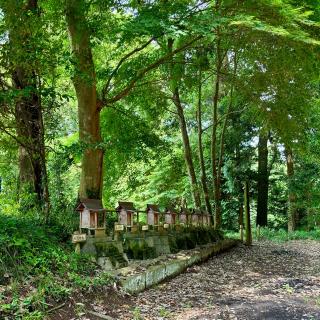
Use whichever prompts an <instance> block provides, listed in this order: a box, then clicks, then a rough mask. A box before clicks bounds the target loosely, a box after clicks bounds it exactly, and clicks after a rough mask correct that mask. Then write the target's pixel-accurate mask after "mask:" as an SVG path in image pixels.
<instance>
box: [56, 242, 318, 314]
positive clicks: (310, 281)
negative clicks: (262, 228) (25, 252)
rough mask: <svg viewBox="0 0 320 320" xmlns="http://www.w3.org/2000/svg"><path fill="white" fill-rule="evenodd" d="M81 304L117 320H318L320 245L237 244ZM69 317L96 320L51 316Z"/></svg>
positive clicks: (98, 294)
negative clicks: (140, 286) (159, 279)
mask: <svg viewBox="0 0 320 320" xmlns="http://www.w3.org/2000/svg"><path fill="white" fill-rule="evenodd" d="M79 302H80V303H84V307H83V309H84V310H85V309H86V310H93V311H94V310H95V311H98V312H99V313H100V314H106V315H110V316H112V317H113V318H114V319H119V320H129V319H130V320H132V319H135V320H142V319H143V320H153V319H154V320H161V319H177V320H205V319H210V320H211V319H217V320H218V319H221V320H226V319H230V320H231V319H238V320H251V319H252V320H264V319H268V320H286V319H290V320H302V319H308V320H311V319H314V320H316V319H320V242H317V241H305V240H304V241H290V242H286V243H281V244H278V243H275V242H265V241H264V242H256V243H254V245H253V246H252V247H245V246H243V245H240V246H238V247H236V248H234V249H232V250H230V251H228V252H225V253H223V254H221V255H218V256H215V257H213V258H211V259H210V260H209V261H207V262H206V263H203V264H201V265H197V266H193V267H191V268H189V269H188V270H187V271H186V272H185V273H183V274H181V275H179V276H177V277H176V278H174V279H171V280H170V281H167V282H165V283H162V284H160V285H158V286H156V287H154V288H151V289H149V290H147V291H145V292H143V293H140V294H138V295H135V296H129V295H127V294H125V293H122V292H121V291H117V290H110V289H109V290H108V291H106V292H100V293H99V292H97V293H95V294H92V293H91V294H90V295H88V296H87V297H81V298H80V297H79ZM76 303H77V301H74V303H73V304H72V305H73V306H75V305H76ZM80 306H81V305H80ZM78 309H81V308H79V307H78ZM71 318H73V319H96V318H95V317H94V316H92V315H90V314H87V313H85V311H84V313H79V312H74V311H73V312H72V314H71V310H70V309H69V310H64V309H61V310H59V311H57V312H56V313H55V314H53V315H52V317H51V319H71Z"/></svg>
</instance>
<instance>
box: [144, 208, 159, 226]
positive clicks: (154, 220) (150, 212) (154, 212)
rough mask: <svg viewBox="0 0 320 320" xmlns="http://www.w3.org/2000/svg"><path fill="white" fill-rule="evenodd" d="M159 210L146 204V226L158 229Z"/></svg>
mask: <svg viewBox="0 0 320 320" xmlns="http://www.w3.org/2000/svg"><path fill="white" fill-rule="evenodd" d="M160 214H161V213H160V210H159V207H158V206H157V205H155V204H147V224H148V225H149V226H153V227H158V226H159V225H160Z"/></svg>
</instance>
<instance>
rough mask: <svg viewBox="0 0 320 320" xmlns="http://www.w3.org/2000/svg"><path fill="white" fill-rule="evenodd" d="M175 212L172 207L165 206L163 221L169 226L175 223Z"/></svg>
mask: <svg viewBox="0 0 320 320" xmlns="http://www.w3.org/2000/svg"><path fill="white" fill-rule="evenodd" d="M176 218H177V213H176V212H175V211H174V210H173V209H172V208H166V210H165V215H164V221H165V223H167V224H169V225H170V226H171V227H173V226H175V225H176V220H177V219H176Z"/></svg>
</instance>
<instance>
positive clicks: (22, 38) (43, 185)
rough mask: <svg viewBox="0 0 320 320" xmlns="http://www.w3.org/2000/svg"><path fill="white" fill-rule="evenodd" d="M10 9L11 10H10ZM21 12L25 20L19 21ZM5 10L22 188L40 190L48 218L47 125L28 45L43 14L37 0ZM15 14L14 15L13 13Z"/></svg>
mask: <svg viewBox="0 0 320 320" xmlns="http://www.w3.org/2000/svg"><path fill="white" fill-rule="evenodd" d="M6 9H7V10H6ZM17 12H18V13H19V14H20V15H21V17H20V18H21V20H20V21H19V23H18V22H17V17H16V15H17ZM5 14H6V15H8V16H9V17H8V18H9V19H10V20H11V26H12V27H11V29H10V30H9V38H10V45H11V48H12V53H11V54H12V56H13V57H14V59H13V63H12V69H13V71H12V82H13V86H14V88H15V89H16V90H17V92H21V94H19V95H17V100H16V105H15V119H16V126H17V141H18V142H19V143H20V145H19V181H20V183H19V189H20V190H21V191H22V192H34V193H36V194H37V198H38V202H39V205H40V206H41V207H42V209H43V211H44V213H45V219H46V220H47V218H48V214H49V207H50V201H49V191H48V178H47V169H46V152H45V142H44V125H43V117H42V105H41V96H40V93H39V92H40V87H41V84H40V81H39V79H38V76H37V74H36V72H35V71H34V70H33V69H34V68H33V67H32V65H31V66H30V65H28V66H26V61H30V57H29V56H28V54H29V51H28V50H29V49H28V46H30V44H32V41H35V39H33V35H32V31H31V32H30V31H29V28H28V27H27V26H28V23H29V19H34V18H35V17H38V16H39V10H38V4H37V0H28V1H27V3H24V2H23V1H18V2H16V3H14V4H13V3H11V4H8V8H7V7H5ZM11 15H12V16H11Z"/></svg>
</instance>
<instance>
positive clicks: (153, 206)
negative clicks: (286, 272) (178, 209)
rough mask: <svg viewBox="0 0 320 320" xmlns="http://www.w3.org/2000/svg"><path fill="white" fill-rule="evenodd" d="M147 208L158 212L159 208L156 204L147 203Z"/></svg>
mask: <svg viewBox="0 0 320 320" xmlns="http://www.w3.org/2000/svg"><path fill="white" fill-rule="evenodd" d="M148 210H152V211H154V212H159V213H160V209H159V206H158V205H157V204H147V211H148Z"/></svg>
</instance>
